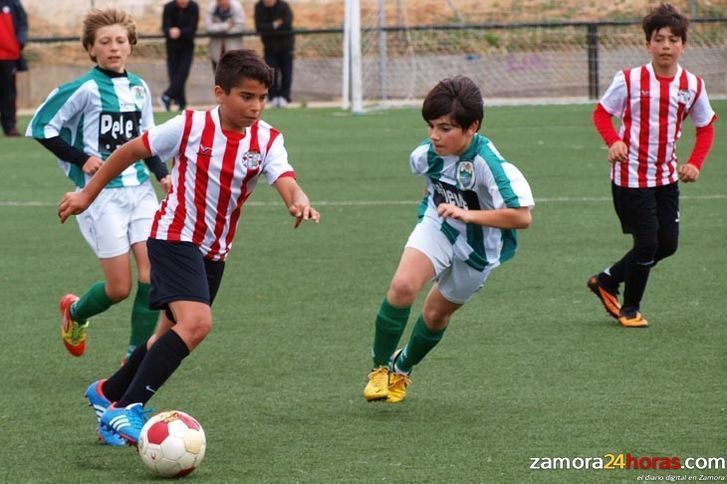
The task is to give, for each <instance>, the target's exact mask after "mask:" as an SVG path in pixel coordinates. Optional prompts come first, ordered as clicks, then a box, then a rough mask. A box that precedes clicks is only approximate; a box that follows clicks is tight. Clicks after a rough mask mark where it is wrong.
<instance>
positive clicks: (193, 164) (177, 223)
mask: <svg viewBox="0 0 727 484" xmlns="http://www.w3.org/2000/svg"><path fill="white" fill-rule="evenodd" d="M142 139H143V141H144V144H145V145H146V146H147V148H148V149H149V151H151V152H152V153H153V154H154V155H157V156H159V157H160V158H161V159H162V160H167V159H170V158H173V159H174V162H173V166H172V189H171V190H170V191H169V193H168V194H167V196H166V198H165V199H164V201H163V202H162V203H161V205H160V206H159V209H158V210H157V213H156V215H155V217H154V222H153V224H152V228H151V234H150V237H151V238H153V239H159V240H169V241H185V242H192V243H194V244H195V245H196V246H197V247H199V249H200V251H202V254H204V256H205V258H207V259H211V260H224V259H225V257H226V256H227V253H228V252H229V251H230V246H231V245H232V239H233V237H234V236H235V231H236V229H237V223H238V220H239V218H240V210H241V208H242V205H243V204H244V203H245V200H247V199H248V197H250V195H251V194H252V191H253V190H254V189H255V185H256V184H257V179H258V177H259V176H260V174H261V173H262V174H264V175H265V178H266V179H267V181H268V183H269V184H271V185H272V184H273V183H275V181H276V180H277V179H278V178H280V177H283V176H292V177H295V172H294V171H293V168H292V167H291V166H290V164H289V163H288V153H287V151H286V150H285V146H284V145H283V136H282V134H281V133H280V132H279V131H277V130H276V129H275V128H273V127H272V126H270V125H269V124H267V123H266V122H265V121H257V122H256V123H255V124H253V125H252V126H251V127H250V128H248V129H246V130H245V134H244V135H242V134H239V133H231V132H228V131H223V130H222V127H221V125H220V118H219V107H217V108H214V109H212V110H210V111H185V112H184V113H183V114H180V115H179V116H176V117H175V118H173V119H170V120H169V121H167V122H166V123H164V124H161V125H159V126H156V127H154V128H151V129H150V130H149V131H147V132H146V133H144V135H143V138H142Z"/></svg>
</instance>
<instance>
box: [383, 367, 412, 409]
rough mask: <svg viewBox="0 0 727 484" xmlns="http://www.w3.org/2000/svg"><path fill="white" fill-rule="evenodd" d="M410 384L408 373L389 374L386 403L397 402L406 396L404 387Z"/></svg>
mask: <svg viewBox="0 0 727 484" xmlns="http://www.w3.org/2000/svg"><path fill="white" fill-rule="evenodd" d="M410 384H411V378H409V375H405V374H403V373H392V374H391V376H389V395H388V396H387V397H386V403H399V402H401V401H402V400H404V399H405V398H406V387H408V386H409V385H410Z"/></svg>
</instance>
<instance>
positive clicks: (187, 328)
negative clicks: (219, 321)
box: [175, 318, 212, 348]
mask: <svg viewBox="0 0 727 484" xmlns="http://www.w3.org/2000/svg"><path fill="white" fill-rule="evenodd" d="M175 331H176V332H177V333H179V335H180V336H181V337H182V339H183V340H184V342H185V343H187V344H188V345H189V346H190V348H194V347H196V346H197V345H198V344H200V343H201V342H202V341H203V340H204V339H205V338H206V337H207V335H208V334H209V333H210V331H212V320H211V319H209V318H189V319H187V320H186V321H185V322H183V323H182V324H179V323H178V324H177V326H176V327H175Z"/></svg>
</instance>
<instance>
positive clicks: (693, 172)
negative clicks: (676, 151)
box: [679, 163, 699, 183]
mask: <svg viewBox="0 0 727 484" xmlns="http://www.w3.org/2000/svg"><path fill="white" fill-rule="evenodd" d="M697 178H699V168H697V167H696V166H694V165H692V164H689V163H685V164H683V165H682V166H680V167H679V180H681V181H683V182H684V183H689V182H695V181H697Z"/></svg>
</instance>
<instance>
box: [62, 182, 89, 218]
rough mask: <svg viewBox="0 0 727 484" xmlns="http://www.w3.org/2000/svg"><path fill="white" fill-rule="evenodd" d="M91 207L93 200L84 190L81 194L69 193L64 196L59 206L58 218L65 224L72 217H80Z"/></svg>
mask: <svg viewBox="0 0 727 484" xmlns="http://www.w3.org/2000/svg"><path fill="white" fill-rule="evenodd" d="M89 205H91V199H90V198H89V197H88V195H86V194H85V193H83V190H81V191H80V192H68V193H66V194H65V195H63V198H62V199H61V201H60V203H59V204H58V218H59V219H61V223H63V222H65V221H66V220H67V219H68V217H70V216H71V215H78V214H79V213H81V212H83V211H84V210H86V209H87V208H88V206H89Z"/></svg>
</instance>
